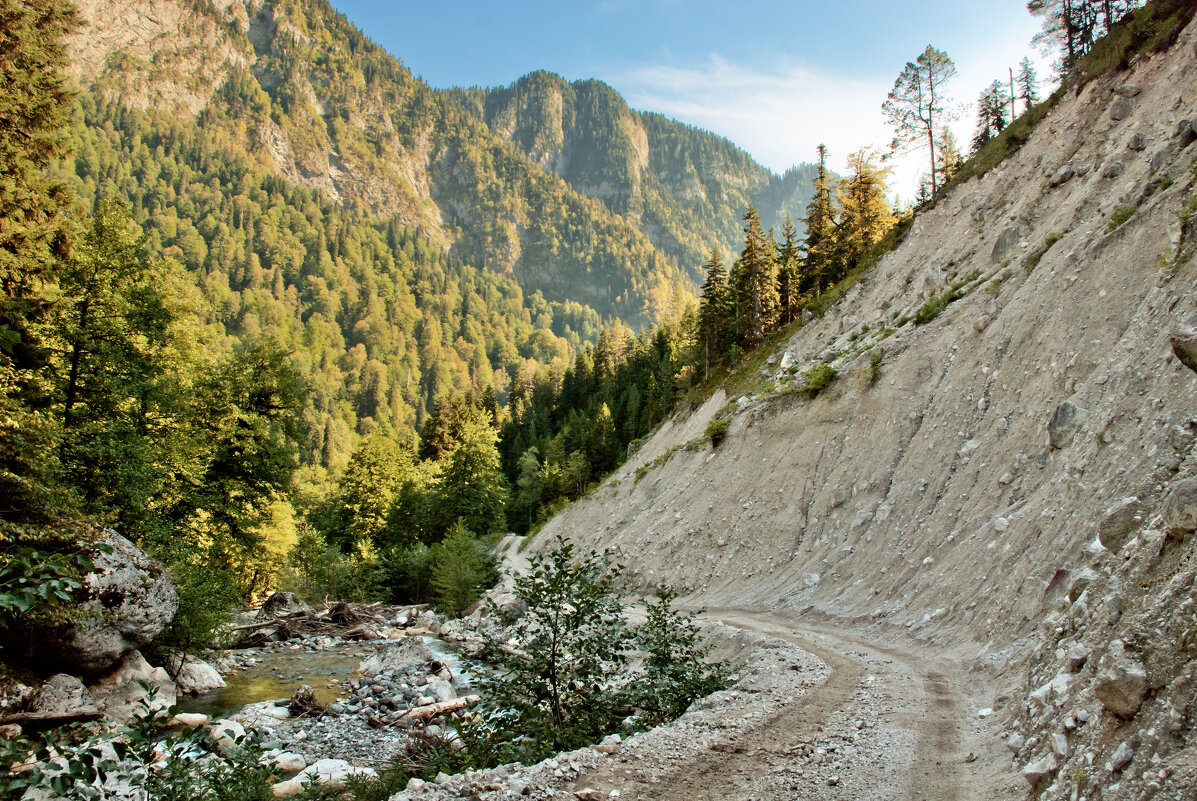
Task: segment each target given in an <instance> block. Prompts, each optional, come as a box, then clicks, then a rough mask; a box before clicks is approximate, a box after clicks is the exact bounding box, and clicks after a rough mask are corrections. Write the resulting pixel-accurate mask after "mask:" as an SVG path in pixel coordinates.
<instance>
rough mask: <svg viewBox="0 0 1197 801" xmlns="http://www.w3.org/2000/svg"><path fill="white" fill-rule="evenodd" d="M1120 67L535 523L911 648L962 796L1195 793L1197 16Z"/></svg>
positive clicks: (670, 578) (736, 596)
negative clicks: (743, 368)
mask: <svg viewBox="0 0 1197 801" xmlns="http://www.w3.org/2000/svg"><path fill="white" fill-rule="evenodd" d="M1174 7H1175V8H1180V6H1179V5H1178V6H1174ZM1169 13H1170V12H1169ZM1178 13H1180V12H1178ZM1185 14H1187V15H1189V16H1185V17H1182V19H1189V18H1191V8H1190V9H1189V10H1188V11H1186V12H1185ZM1124 33H1125V31H1121V32H1120V33H1119V35H1123V34H1124ZM1127 62H1129V64H1130V66H1129V68H1125V67H1124V68H1123V69H1118V68H1115V69H1112V70H1111V71H1110V72H1108V73H1107V74H1105V75H1104V77H1102V78H1100V79H1098V80H1094V81H1091V82H1087V83H1084V84H1081V85H1077V86H1075V88H1073V89H1070V90H1066V91H1065V92H1064V93H1063V96H1062V97H1061V99H1060V100H1059V102H1058V103H1057V104H1056V105H1055V106H1054V107H1053V108H1051V110H1050V111H1048V112H1047V113H1046V115H1045V116H1044V117H1043V119H1042V120H1041V121H1040V122H1039V124H1038V125H1037V126H1036V127H1035V128H1034V129H1033V130H1032V131H1031V132H1030V134H1029V136H1028V138H1027V141H1026V142H1025V144H1022V146H1021V148H1020V149H1019V150H1018V151H1017V152H1015V153H1013V154H1012V155H1011V156H1009V157H1008V158H1007V159H1006V160H1004V161H1002V162H1001V163H1000V164H998V166H996V167H994V168H992V169H991V170H989V171H988V172H986V173H984V174H983V175H981V176H979V177H973V178H971V179H969V180H966V181H962V182H961V183H960V184H958V185H956V186H955V187H954V188H953V189H952V190H951V191H950V192H949V193H948V194H947V196H946V197H943V198H942V199H940V200H938V201H937V203H936V204H935V205H934V207H932V208H928V209H926V210H924V211H923V212H921V213H920V214H919V216H918V218H917V220H916V221H915V223H914V225H913V227H912V228H911V229H910V231H909V233H908V235H907V236H906V238H905V240H904V241H903V242H902V244H901V245H900V246H899V247H897V248H896V249H895V250H894V251H893V252H891V253H890V254H888V255H887V256H886V257H885V258H884V259H883V260H882V261H881V262H880V263H879V264H878V266H877V267H876V268H874V270H872V271H871V272H870V273H868V274H866V275H865V276H864V278H862V279H861V281H860V282H859V283H858V284H857V285H856V286H855V287H853V288H852V289H851V290H849V291H848V292H847V293H846V294H845V295H844V297H843V298H842V299H841V300H840V301H839V302H838V303H837V304H836V305H834V306H833V307H832V308H831V309H829V310H828V312H827V313H826V314H825V315H824V316H823V317H822V318H816V319H815V320H813V321H812V322H811V323H810V324H808V325H806V326H804V327H803V328H802V329H801V330H799V331H798V332H797V333H795V334H794V335H793V336H792V338H789V339H788V340H787V341H785V342H784V343H783V344H782V345H781V346H780V347H779V349H778V351H777V353H776V354H775V358H774V359H771V360H769V361H768V362H765V361H764V360H763V359H762V360H761V361H760V362H757V363H756V368H754V370H753V371H752V373H751V375H748V376H742V377H741V378H740V381H741V383H740V384H737V385H735V386H736V388H735V389H734V390H731V391H730V396H725V395H723V394H717V395H716V396H715V397H714V398H712V399H711V400H710V401H709V402H708V403H707V404H706V405H705V406H703V407H702V408H701V409H699V410H697V411H695V412H692V413H689V414H688V415H680V416H679V417H678V418H676V419H675V420H674V421H672V422H671V423H667V424H666V425H665V426H664V427H662V428H661V429H660V430H659V431H658V432H657V433H656V434H655V435H654V437H653V438H652V439H650V440H649V441H648V442H647V443H646V444H645V445H644V447H643V448H642V449H641V451H640V452H639V453H638V454H637V455H636V456H635V457H633V458H632V459H630V460H629V462H628V463H627V464H626V465H624V466H623V467H622V468H621V469H619V470H618V471H617V472H616V473H615V475H614V476H613V478H612V479H611V480H609V481H608V482H607V483H606V484H605V485H604V486H603V487H602V488H601V489H599V490H598V491H596V492H594V493H593V494H592V495H590V496H589V497H588V498H586V499H585V500H582V501H580V502H578V503H576V504H575V505H573V506H571V507H570V508H569V509H567V510H565V511H564V512H562V513H561V514H559V515H558V516H557V517H556V518H555V519H554V520H552V521H551V522H550V523H549V524H548V525H547V526H546V527H545V529H544V530H543V531H542V532H541V534H540V535H539V537H538V539H537V541H536V542H537V543H539V544H545V543H549V542H551V540H552V538H553V537H554V536H555V535H557V534H564V535H566V536H568V537H569V538H571V539H574V540H577V541H580V542H582V543H585V544H588V545H594V546H596V547H600V548H610V549H612V550H613V553H614V556H615V558H617V559H618V560H620V561H621V562H624V563H626V564H627V565H628V568H629V571H630V572H631V573H632V574H634V575H635V577H636V578H637V580H638V581H639V582H640V584H641V585H642V586H643V587H646V588H650V587H652V586H655V585H656V584H658V583H661V582H667V583H670V584H673V585H674V586H678V587H682V588H684V589H685V590H686V591H688V592H689V593H691V598H692V601H693V602H694V603H695V604H703V605H707V606H711V607H725V608H728V607H731V608H756V609H773V610H778V611H779V612H781V611H786V610H788V611H789V612H791V613H794V614H795V615H796V619H800V620H806V621H811V620H818V619H828V618H830V619H831V620H832V621H834V625H835V627H836V628H844V627H848V626H852V627H854V628H855V629H856V630H857V631H861V632H865V633H866V634H867V635H869V636H871V637H874V638H876V640H877V641H881V642H888V643H891V644H892V643H905V646H894V647H906V648H915V649H918V650H919V651H920V652H922V653H925V654H929V655H930V659H931V663H932V664H934V666H935V668H936V670H937V675H938V679H937V681H940V682H941V684H943V685H944V686H947V685H948V683H949V682H951V681H957V682H958V686H959V688H960V691H961V693H962V695H963V696H964V697H965V699H966V703H965V704H964V708H963V709H962V712H961V715H962V716H961V718H960V721H959V723H958V724H955V728H953V729H952V730H951V731H948V730H947V729H945V731H944V732H943V736H944V737H945V738H948V737H952V738H963V739H962V740H961V743H962V744H961V745H960V746H959V753H960V754H961V755H962V754H963V753H966V752H967V751H968V750H969V749H973V753H972V755H971V756H970V757H969V758H968V759H964V760H963V761H964V762H968V763H969V765H968V766H967V767H965V768H963V769H962V770H965V771H967V772H968V774H969V775H970V776H972V777H974V783H975V787H976V789H977V791H978V795H977V796H976V797H1003V798H1005V797H1008V798H1022V797H1026V794H1027V791H1028V783H1029V788H1030V791H1031V793H1032V796H1034V795H1038V794H1039V793H1046V795H1047V796H1048V797H1052V798H1069V797H1071V798H1076V797H1089V798H1095V797H1100V798H1103V799H1110V798H1146V797H1152V795H1153V794H1155V793H1157V792H1158V795H1156V796H1155V797H1161V798H1165V797H1166V798H1178V799H1179V798H1191V797H1192V788H1193V787H1194V786H1197V785H1195V782H1197V774H1195V772H1194V765H1195V764H1197V762H1195V761H1194V758H1193V745H1192V740H1191V732H1192V720H1193V719H1192V714H1193V706H1192V688H1193V681H1194V675H1195V673H1194V671H1195V670H1197V662H1194V650H1193V647H1194V646H1193V643H1194V639H1193V633H1194V631H1197V629H1195V628H1194V626H1197V619H1195V618H1194V616H1193V608H1194V607H1193V598H1192V592H1193V589H1192V588H1193V586H1194V580H1195V577H1197V573H1195V572H1194V567H1193V566H1194V553H1195V551H1194V549H1195V548H1197V534H1194V529H1197V517H1195V516H1194V511H1193V510H1194V508H1197V506H1195V505H1194V504H1195V501H1194V498H1195V497H1197V461H1195V460H1197V447H1195V443H1197V402H1195V398H1197V373H1194V370H1193V369H1192V368H1193V364H1195V363H1197V360H1195V359H1194V354H1193V352H1192V341H1193V337H1194V333H1193V326H1194V325H1195V324H1197V295H1194V287H1195V286H1197V260H1194V258H1193V256H1194V252H1195V251H1194V234H1193V231H1194V224H1195V222H1197V217H1195V215H1194V209H1195V208H1197V201H1195V198H1197V184H1195V180H1197V179H1195V177H1194V170H1193V163H1194V159H1195V156H1197V145H1195V144H1194V143H1195V142H1197V131H1195V129H1194V125H1193V121H1194V120H1195V119H1197V24H1194V23H1189V24H1188V25H1187V27H1185V28H1184V30H1183V32H1182V33H1181V34H1180V38H1179V41H1178V43H1177V44H1175V45H1174V46H1173V47H1172V48H1171V49H1169V50H1167V51H1166V52H1159V53H1151V52H1142V53H1140V54H1138V55H1136V56H1134V58H1133V59H1126V60H1125V61H1124V62H1123V63H1124V64H1126V63H1127ZM1186 343H1187V344H1186ZM1186 348H1187V350H1186ZM1186 363H1187V366H1186ZM828 367H830V368H831V369H833V370H834V371H835V372H834V373H833V374H832V375H834V376H835V380H834V381H832V382H831V383H830V385H829V386H827V388H826V389H823V390H822V392H821V393H817V397H812V395H815V394H816V393H815V392H810V391H803V388H804V387H806V386H807V385H808V382H807V381H806V380H805V379H804V376H806V375H809V374H810V372H809V371H811V370H813V369H818V370H820V371H824V373H825V372H826V368H828ZM745 382H747V384H748V388H747V389H745V388H744V387H745ZM711 420H725V421H726V422H727V424H728V425H727V429H726V438H725V439H723V441H722V443H721V444H718V445H717V446H714V447H713V446H712V445H711V444H710V442H709V441H708V439H707V437H706V436H704V433H703V432H704V429H706V428H707V423H708V422H709V421H711ZM1120 702H1121V703H1120ZM991 712H992V713H993V714H991ZM1015 735H1016V736H1015ZM1007 740H1008V743H1007V742H1006V741H1007ZM1012 752H1013V754H1014V760H1013V761H1011V753H1012ZM961 758H962V757H961ZM974 760H976V761H974ZM841 769H843V768H841ZM1020 771H1021V772H1023V776H1019V775H1018V774H1019V772H1020ZM1024 777H1025V778H1024ZM846 781H847V780H846ZM945 797H948V796H945ZM951 797H964V796H963V795H956V796H951Z"/></svg>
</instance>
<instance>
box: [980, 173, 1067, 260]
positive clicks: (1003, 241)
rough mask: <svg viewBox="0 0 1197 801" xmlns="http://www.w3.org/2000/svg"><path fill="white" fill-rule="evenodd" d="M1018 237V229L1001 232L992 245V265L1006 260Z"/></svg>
mask: <svg viewBox="0 0 1197 801" xmlns="http://www.w3.org/2000/svg"><path fill="white" fill-rule="evenodd" d="M1068 169H1069V173H1068V175H1069V177H1071V176H1072V172H1071V170H1072V168H1071V167H1069V168H1068ZM1053 180H1054V178H1053ZM1064 180H1068V179H1067V178H1065V179H1064ZM1060 183H1063V181H1061V182H1060ZM1053 186H1055V184H1053ZM1018 235H1019V230H1018V228H1014V227H1011V228H1007V229H1006V230H1004V231H1002V233H1001V235H1000V236H999V237H998V238H997V242H995V243H994V244H993V251H992V252H991V253H990V254H989V255H990V258H992V259H993V263H994V264H997V263H998V262H1000V261H1001V260H1002V259H1004V258H1006V254H1007V253H1009V252H1010V251H1011V250H1012V249H1013V248H1014V246H1015V245H1017V244H1018Z"/></svg>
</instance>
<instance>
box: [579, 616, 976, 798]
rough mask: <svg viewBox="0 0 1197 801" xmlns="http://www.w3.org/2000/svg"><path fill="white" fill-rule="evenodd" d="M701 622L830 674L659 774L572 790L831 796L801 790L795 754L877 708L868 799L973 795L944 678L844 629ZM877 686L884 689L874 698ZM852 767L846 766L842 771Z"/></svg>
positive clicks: (607, 774)
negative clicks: (817, 664)
mask: <svg viewBox="0 0 1197 801" xmlns="http://www.w3.org/2000/svg"><path fill="white" fill-rule="evenodd" d="M704 617H705V618H706V619H708V620H712V621H718V622H721V623H723V624H725V625H727V626H732V627H736V628H741V629H745V630H748V631H752V632H754V633H757V634H762V635H766V636H769V637H777V638H780V639H784V640H786V641H788V642H790V643H793V644H795V645H797V646H798V647H800V648H801V649H802V650H804V651H807V652H809V653H811V654H814V655H815V656H816V657H818V658H819V659H820V660H822V661H823V662H824V663H825V664H826V665H827V668H828V670H829V672H828V674H827V677H826V679H825V680H824V681H823V682H822V683H821V684H819V685H818V686H817V687H814V688H812V689H810V690H809V691H808V692H806V693H804V694H802V695H801V696H800V697H798V698H796V699H795V700H793V701H791V702H790V703H788V704H786V705H784V706H783V707H781V708H780V710H778V711H777V713H776V714H774V715H772V716H771V717H769V718H767V719H765V720H764V721H762V722H760V723H757V724H755V725H751V726H746V727H739V728H736V729H735V730H733V731H731V732H730V733H729V734H728V736H726V737H724V738H721V739H719V740H718V741H716V742H714V743H712V744H711V746H710V747H709V748H706V749H703V750H701V751H699V752H697V753H694V754H693V755H691V756H688V757H686V758H683V759H681V760H680V761H677V762H675V763H673V764H670V765H668V767H666V768H664V769H660V770H657V771H644V770H639V771H637V772H636V775H630V774H629V772H628V771H627V770H621V768H622V767H626V766H624V765H621V764H620V763H618V762H610V763H608V764H607V765H605V766H604V767H603V768H600V769H599V770H597V771H595V772H593V773H590V774H587V775H585V776H582V777H580V778H579V779H578V781H577V782H576V783H575V784H574V787H573V788H572V789H573V790H579V789H582V788H603V789H602V793H603V795H606V794H607V793H608V792H609V791H610V790H611V789H619V791H620V797H621V798H622V799H635V801H641V799H643V800H644V801H649V800H650V799H651V800H652V801H715V800H716V799H721V800H722V799H728V800H729V801H730V800H731V799H740V800H742V801H772V799H783V798H784V799H803V798H816V797H817V798H828V797H835V796H834V795H829V793H834V790H833V788H832V787H829V786H827V785H826V784H825V783H823V782H822V781H820V782H819V783H816V784H811V783H810V781H809V778H810V777H809V776H808V777H806V779H807V781H806V782H805V783H803V782H795V781H794V777H795V776H798V777H802V776H803V770H802V768H801V766H802V764H803V763H802V749H803V747H804V746H808V744H810V743H814V742H818V741H819V740H820V739H821V738H826V737H827V736H828V732H827V731H825V727H828V728H830V725H829V724H831V723H832V722H833V719H834V721H837V722H839V723H841V724H842V723H843V721H844V720H848V721H851V720H852V719H854V718H856V717H858V716H859V715H860V714H863V711H862V710H864V709H865V708H866V707H869V706H871V705H874V704H876V705H877V706H883V707H885V709H886V713H885V714H883V715H881V716H880V717H879V720H880V724H879V725H880V729H881V730H880V732H879V733H878V736H877V737H876V738H875V739H876V741H877V743H879V744H881V746H882V747H880V748H878V749H875V750H877V751H878V753H870V758H871V760H872V763H873V764H872V765H871V770H872V771H873V773H874V774H878V775H879V776H880V780H879V781H878V782H876V783H875V784H874V785H873V786H871V787H870V788H869V795H867V797H868V798H876V799H894V800H895V801H896V800H897V799H902V801H964V800H965V799H972V798H973V797H974V793H973V789H972V787H971V782H970V781H969V778H968V777H967V776H966V775H965V774H964V771H963V770H962V765H963V763H964V754H963V753H961V746H960V739H961V730H962V727H961V725H960V721H961V719H962V705H961V702H960V700H959V696H958V694H957V693H956V692H955V690H954V689H953V687H952V684H951V681H950V679H949V678H948V676H946V675H945V674H944V673H943V672H941V671H940V670H938V669H935V668H933V667H931V666H929V665H928V664H927V663H926V662H925V661H924V660H922V659H921V658H919V657H916V656H913V655H911V654H908V653H905V652H903V651H901V650H898V649H895V648H892V647H887V646H881V645H875V644H873V643H870V642H868V641H865V640H862V639H860V638H857V637H855V636H853V635H851V634H849V633H847V632H844V631H837V630H830V629H823V628H816V627H809V626H806V625H802V624H798V623H797V622H796V621H794V620H792V619H788V618H786V617H784V616H781V615H776V614H769V613H762V612H756V611H749V610H734V609H717V610H708V612H707V613H706V614H705V615H704ZM874 679H877V683H876V684H874V683H873V682H874ZM882 686H884V687H886V688H890V689H889V690H886V691H882V690H881V689H880V688H881V687H882ZM887 693H892V694H894V695H896V696H897V698H898V703H896V704H893V705H892V706H891V705H890V704H888V703H886V700H887V699H888V696H887ZM883 696H885V698H883ZM873 711H875V710H873ZM890 735H895V736H890ZM897 735H901V736H897ZM904 741H911V742H912V745H913V749H903V748H900V747H895V746H894V743H896V742H904ZM886 745H888V746H889V749H888V750H887V749H886V748H885V747H884V746H886ZM891 751H892V752H893V753H891ZM912 751H913V753H912ZM899 752H900V753H899ZM853 769H854V766H847V769H846V770H847V771H850V770H853ZM571 794H572V793H571Z"/></svg>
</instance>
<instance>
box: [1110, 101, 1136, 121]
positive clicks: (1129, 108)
mask: <svg viewBox="0 0 1197 801" xmlns="http://www.w3.org/2000/svg"><path fill="white" fill-rule="evenodd" d="M1134 110H1135V103H1134V101H1133V100H1131V99H1130V98H1129V97H1120V98H1118V99H1117V100H1115V101H1114V102H1113V103H1111V104H1110V119H1112V120H1115V121H1117V120H1125V119H1126V118H1127V117H1129V116H1130V115H1131V113H1132V112H1133V111H1134Z"/></svg>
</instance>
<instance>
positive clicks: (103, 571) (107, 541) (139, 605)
mask: <svg viewBox="0 0 1197 801" xmlns="http://www.w3.org/2000/svg"><path fill="white" fill-rule="evenodd" d="M96 548H97V550H96V553H95V555H94V556H93V557H92V562H93V564H94V567H93V568H92V570H91V572H90V573H88V574H87V575H86V576H84V578H83V590H82V593H83V594H82V598H81V600H80V603H79V612H80V614H79V615H78V616H77V617H76V619H75V620H74V621H73V622H71V623H70V624H68V625H65V626H63V627H60V628H57V629H51V630H49V631H46V632H45V633H44V636H43V637H42V638H41V640H40V641H39V642H36V643H32V644H31V650H32V654H31V656H32V657H33V659H34V661H35V662H38V663H47V662H50V661H51V660H53V664H54V665H55V666H56V667H58V668H59V669H65V670H66V671H67V672H70V673H76V674H81V675H88V676H92V675H96V674H99V673H102V672H104V671H106V670H108V669H110V668H111V667H112V666H113V665H114V664H116V662H117V661H118V660H120V659H121V657H122V656H124V655H125V654H127V653H129V652H130V651H133V650H134V649H137V648H140V647H142V646H144V645H147V644H149V642H150V641H151V640H152V639H154V637H156V636H157V635H158V634H159V633H161V632H162V630H163V629H164V628H165V627H166V626H167V624H168V623H170V621H171V619H172V618H174V615H175V612H176V611H177V610H178V608H179V593H178V590H177V589H176V587H175V583H174V581H173V580H171V578H170V576H168V575H167V574H166V571H165V570H163V569H162V566H161V565H159V564H158V563H157V562H156V561H154V560H153V559H151V558H150V557H149V555H147V554H146V553H145V552H144V551H142V550H141V549H140V548H138V547H137V546H136V545H134V544H133V543H132V542H130V541H129V540H127V539H125V538H124V537H122V536H121V535H119V534H117V533H116V532H115V531H111V530H107V531H104V532H103V533H102V535H101V536H100V538H99V540H98V541H97V543H96Z"/></svg>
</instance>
